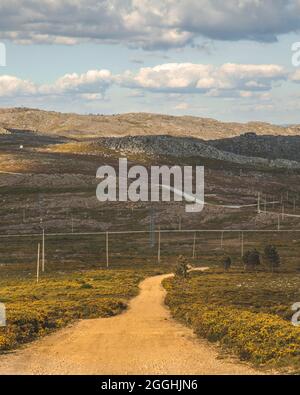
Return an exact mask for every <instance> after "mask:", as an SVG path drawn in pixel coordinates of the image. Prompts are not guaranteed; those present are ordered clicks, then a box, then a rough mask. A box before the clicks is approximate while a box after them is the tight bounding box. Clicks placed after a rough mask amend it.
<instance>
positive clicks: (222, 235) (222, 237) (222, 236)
mask: <svg viewBox="0 0 300 395" xmlns="http://www.w3.org/2000/svg"><path fill="white" fill-rule="evenodd" d="M223 241H224V232H222V233H221V250H223Z"/></svg>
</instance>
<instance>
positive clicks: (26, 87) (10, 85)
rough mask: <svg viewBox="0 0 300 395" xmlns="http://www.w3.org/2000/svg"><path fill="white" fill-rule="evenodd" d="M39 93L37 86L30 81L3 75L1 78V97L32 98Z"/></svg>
mask: <svg viewBox="0 0 300 395" xmlns="http://www.w3.org/2000/svg"><path fill="white" fill-rule="evenodd" d="M36 93H37V87H36V85H35V84H34V83H33V82H31V81H28V80H22V79H20V78H17V77H14V76H10V75H1V76H0V97H4V96H7V97H11V96H32V95H35V94H36Z"/></svg>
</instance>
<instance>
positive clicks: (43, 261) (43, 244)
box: [42, 229, 45, 273]
mask: <svg viewBox="0 0 300 395" xmlns="http://www.w3.org/2000/svg"><path fill="white" fill-rule="evenodd" d="M44 271H45V229H43V243H42V272H43V273H44Z"/></svg>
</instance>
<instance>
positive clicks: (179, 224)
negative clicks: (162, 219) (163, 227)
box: [178, 215, 181, 230]
mask: <svg viewBox="0 0 300 395" xmlns="http://www.w3.org/2000/svg"><path fill="white" fill-rule="evenodd" d="M178 230H181V215H179V218H178Z"/></svg>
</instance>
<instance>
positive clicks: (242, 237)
mask: <svg viewBox="0 0 300 395" xmlns="http://www.w3.org/2000/svg"><path fill="white" fill-rule="evenodd" d="M243 256H244V232H242V234H241V258H243Z"/></svg>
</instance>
